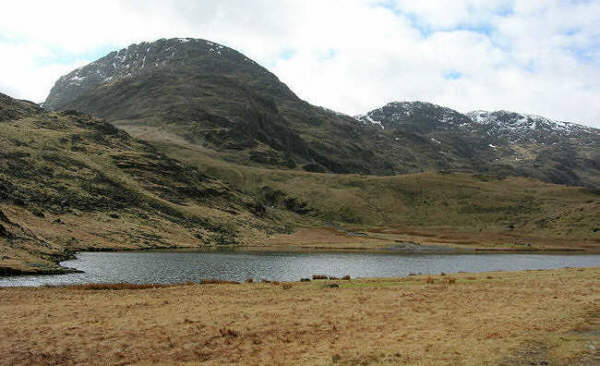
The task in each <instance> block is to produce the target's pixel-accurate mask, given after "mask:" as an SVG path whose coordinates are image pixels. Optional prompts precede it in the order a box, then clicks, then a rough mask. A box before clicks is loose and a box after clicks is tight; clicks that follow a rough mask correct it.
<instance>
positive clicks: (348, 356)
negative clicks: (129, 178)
mask: <svg viewBox="0 0 600 366" xmlns="http://www.w3.org/2000/svg"><path fill="white" fill-rule="evenodd" d="M453 276H454V277H448V276H431V278H433V279H434V280H435V281H434V283H432V284H428V283H427V278H428V277H427V276H411V277H407V278H397V279H358V280H357V279H353V280H351V281H341V282H338V283H337V284H338V285H339V288H328V287H326V286H325V285H328V284H332V282H330V281H328V280H321V281H313V282H302V283H294V284H293V286H292V287H289V286H285V287H287V289H285V287H283V286H274V285H273V284H267V283H245V284H239V285H219V284H215V285H180V286H173V287H165V288H149V289H137V290H126V289H124V290H118V291H112V290H78V289H76V288H2V289H0V351H1V352H0V364H2V365H90V364H110V365H126V364H138V365H150V364H162V365H195V364H200V363H202V364H208V365H221V364H235V363H237V364H248V365H288V364H297V365H332V364H340V365H357V364H364V365H371V364H373V365H398V364H400V365H530V364H535V365H543V364H551V365H573V364H577V365H578V364H583V365H594V364H598V362H600V354H599V353H598V352H597V349H600V348H598V347H600V268H592V269H562V270H552V271H526V272H496V273H479V274H455V275H453ZM489 277H492V278H489ZM467 278H474V279H473V280H469V279H467ZM451 279H452V280H454V281H452V282H450V280H451ZM450 283H452V285H450Z"/></svg>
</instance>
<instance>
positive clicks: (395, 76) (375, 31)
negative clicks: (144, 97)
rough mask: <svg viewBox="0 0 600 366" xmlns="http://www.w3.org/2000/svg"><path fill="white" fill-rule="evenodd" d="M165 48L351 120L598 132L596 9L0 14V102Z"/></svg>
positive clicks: (260, 4)
mask: <svg viewBox="0 0 600 366" xmlns="http://www.w3.org/2000/svg"><path fill="white" fill-rule="evenodd" d="M171 37H195V38H204V39H208V40H212V41H215V42H219V43H222V44H224V45H226V46H229V47H232V48H235V49H237V50H238V51H240V52H242V53H244V54H246V55H247V56H248V57H250V58H252V59H254V60H256V61H257V62H259V63H260V64H262V65H263V66H265V67H267V68H268V69H269V70H271V71H272V72H274V73H275V74H276V75H277V76H279V78H280V79H281V80H282V81H283V82H285V83H286V84H288V85H289V86H290V87H291V88H292V90H294V91H295V92H296V93H297V94H298V95H299V96H300V97H301V98H303V99H305V100H307V101H309V102H311V103H313V104H316V105H321V106H324V107H328V108H331V109H334V110H337V111H340V112H344V113H347V114H351V115H353V114H358V113H363V112H366V111H368V110H370V109H373V108H375V107H379V106H381V105H383V104H385V103H388V102H390V101H402V100H409V101H410V100H423V101H429V102H433V103H436V104H441V105H445V106H449V107H451V108H454V109H457V110H459V111H461V112H467V111H470V110H474V109H486V110H497V109H509V110H515V111H519V112H525V113H535V114H541V115H544V116H547V117H551V118H555V119H560V120H567V121H574V122H580V123H583V124H587V125H591V126H595V127H600V1H598V0H596V1H593V0H591V1H585V0H570V1H567V0H513V1H501V0H486V1H483V0H420V1H416V0H390V1H371V0H339V1H336V0H331V1H328V0H314V1H308V0H254V1H250V0H218V1H210V0H205V1H197V0H189V1H187V0H182V1H149V0H142V1H110V0H103V1H96V2H94V3H92V2H91V1H79V0H78V1H59V0H53V1H24V0H19V1H12V2H4V3H3V4H2V12H1V14H0V70H1V71H0V92H3V93H6V94H9V95H11V96H13V97H17V98H23V99H30V100H33V101H36V102H41V101H43V100H44V99H45V97H46V96H47V94H48V92H49V90H50V88H51V87H52V85H53V84H54V81H55V80H56V79H57V78H58V77H59V76H60V75H63V74H65V73H67V72H69V71H71V70H72V69H74V68H76V67H78V66H81V65H84V64H86V63H89V62H91V61H93V60H95V59H97V58H100V57H102V56H104V55H105V54H107V53H109V52H110V51H112V50H116V49H120V48H123V47H126V46H127V45H129V44H131V43H136V42H141V41H153V40H156V39H159V38H171Z"/></svg>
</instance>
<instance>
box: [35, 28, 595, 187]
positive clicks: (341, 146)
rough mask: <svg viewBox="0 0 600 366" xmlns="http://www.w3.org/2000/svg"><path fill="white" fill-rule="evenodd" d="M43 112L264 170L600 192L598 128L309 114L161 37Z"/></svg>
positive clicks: (497, 118)
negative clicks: (504, 179) (457, 178)
mask: <svg viewBox="0 0 600 366" xmlns="http://www.w3.org/2000/svg"><path fill="white" fill-rule="evenodd" d="M44 105H45V106H47V107H48V108H50V109H63V110H64V109H76V110H82V111H84V112H86V113H91V114H94V115H98V116H99V117H102V118H105V119H106V120H107V121H109V122H111V123H113V124H114V125H115V126H118V127H120V128H123V129H125V130H126V131H128V132H129V133H130V134H132V135H134V136H139V137H142V138H145V139H148V141H151V142H152V143H157V144H163V145H165V144H166V145H173V144H174V145H178V146H179V147H180V148H185V149H187V147H186V146H195V147H196V148H197V149H200V150H203V151H207V152H208V153H210V154H212V155H215V156H218V157H219V158H221V159H223V160H225V161H229V162H235V163H238V164H245V165H251V166H257V167H269V168H275V169H302V170H306V171H311V172H329V173H341V174H345V173H358V174H369V175H394V174H405V173H414V172H422V171H456V172H472V173H483V174H492V175H499V176H507V175H514V176H526V177H533V178H537V179H541V180H544V181H548V182H553V183H558V184H569V185H583V186H590V187H600V156H599V155H598V153H596V152H595V150H597V149H599V148H600V138H599V135H598V131H597V130H595V129H592V128H586V127H582V126H578V125H576V124H571V123H566V122H558V121H554V120H550V119H547V118H543V117H536V116H532V115H525V114H520V113H514V112H502V111H495V112H485V113H484V112H481V111H480V112H470V114H469V113H467V114H463V113H460V112H458V111H455V110H453V109H451V108H448V107H443V106H438V105H435V104H432V103H428V102H392V103H388V104H386V105H384V106H382V107H380V108H377V109H374V110H372V111H369V112H367V113H365V114H364V115H361V116H355V117H351V116H347V115H344V114H342V113H337V112H334V111H331V110H328V109H327V108H323V107H316V106H312V105H310V104H309V103H307V102H305V101H303V100H301V99H299V98H298V97H297V96H296V95H295V94H294V93H293V91H291V90H290V88H288V87H287V86H286V85H285V84H284V83H282V82H281V81H279V79H278V78H277V76H276V75H274V74H273V73H271V72H269V71H268V70H267V69H265V68H264V67H262V66H260V65H259V64H257V63H256V62H254V61H252V60H250V59H249V58H247V57H246V56H244V55H243V54H241V53H239V52H238V51H235V50H232V49H230V48H228V47H226V46H223V45H218V44H216V43H214V42H210V41H206V40H196V39H187V38H185V39H183V38H173V39H168V40H167V39H161V40H159V41H156V42H153V43H139V44H134V45H131V46H129V47H127V48H124V49H122V50H119V51H115V52H112V53H109V54H108V55H107V56H105V57H103V58H101V59H99V60H97V61H95V62H93V63H91V64H89V65H86V66H84V67H82V68H80V69H77V70H74V71H72V72H71V73H69V74H67V75H65V76H63V77H62V78H61V79H59V80H58V81H57V84H56V85H55V86H54V88H53V89H52V91H51V93H50V94H49V96H48V98H47V100H46V102H45V103H44ZM357 121H358V122H357ZM178 141H179V142H178Z"/></svg>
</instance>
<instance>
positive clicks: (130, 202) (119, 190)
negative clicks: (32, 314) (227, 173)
mask: <svg viewBox="0 0 600 366" xmlns="http://www.w3.org/2000/svg"><path fill="white" fill-rule="evenodd" d="M7 101H8V102H7V103H6V104H3V105H2V108H1V110H2V111H9V112H10V111H12V112H11V114H10V115H9V116H8V119H5V120H3V121H1V122H0V129H1V131H2V133H1V134H0V213H1V214H0V273H4V272H6V273H10V272H11V271H12V272H14V271H24V272H31V271H33V272H38V271H41V272H45V271H55V270H57V268H56V267H55V266H54V264H53V262H54V261H55V260H56V259H59V258H63V257H64V256H65V255H68V253H69V252H71V251H75V250H81V249H94V248H155V247H172V246H191V247H198V246H214V245H225V244H240V243H245V242H250V241H252V240H256V239H259V238H263V239H264V237H265V236H266V235H267V233H273V232H282V231H284V230H288V229H286V227H285V225H283V224H280V223H278V222H276V221H275V220H273V219H272V218H271V217H270V216H269V214H268V213H267V212H265V209H264V207H262V205H260V204H258V203H257V202H256V201H255V200H254V199H253V198H252V197H250V196H248V195H245V194H243V193H241V192H239V191H236V190H234V189H232V188H231V187H229V186H228V185H227V184H225V183H223V182H221V181H219V180H217V179H214V178H211V177H208V176H206V175H205V174H203V173H202V172H200V171H199V170H198V169H195V168H190V167H188V166H185V165H183V164H181V163H180V162H178V161H176V160H173V159H171V158H168V157H166V156H165V155H163V154H161V153H159V152H158V151H156V150H155V148H153V147H152V146H150V145H149V144H147V143H145V142H143V141H140V140H136V139H134V138H132V137H130V136H129V135H127V134H126V133H125V132H123V131H122V130H118V129H117V128H115V127H113V126H112V125H110V124H108V123H105V122H102V121H99V120H96V119H94V118H91V117H90V116H87V115H83V114H79V113H76V112H63V113H48V112H45V111H42V110H39V109H35V108H34V109H31V108H30V109H27V108H26V107H30V106H31V105H29V104H27V103H23V102H19V101H15V100H11V99H7ZM9 106H20V107H19V108H20V109H19V108H13V109H9V108H8V107H9Z"/></svg>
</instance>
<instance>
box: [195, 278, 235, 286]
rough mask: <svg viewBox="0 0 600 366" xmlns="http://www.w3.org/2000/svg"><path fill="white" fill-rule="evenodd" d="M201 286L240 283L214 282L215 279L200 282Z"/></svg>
mask: <svg viewBox="0 0 600 366" xmlns="http://www.w3.org/2000/svg"><path fill="white" fill-rule="evenodd" d="M200 284H201V285H239V284H240V283H239V282H237V281H224V280H216V279H207V280H202V281H200Z"/></svg>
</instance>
